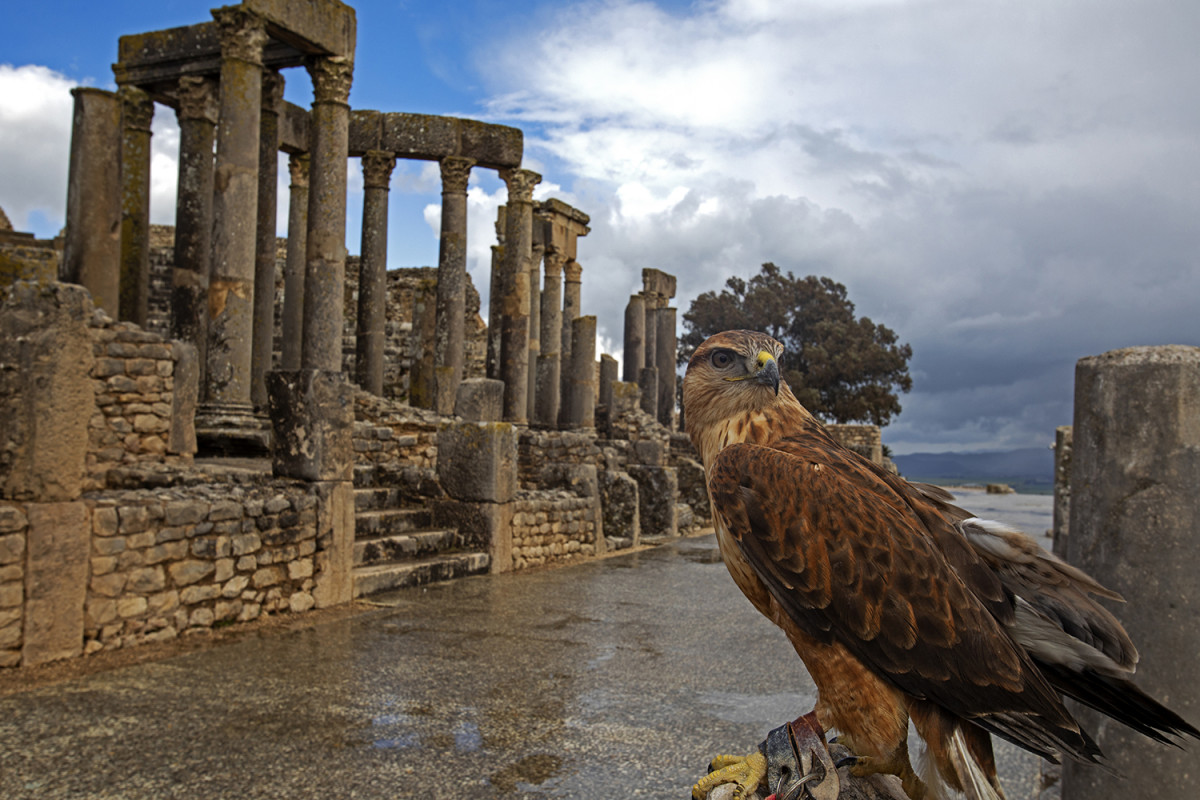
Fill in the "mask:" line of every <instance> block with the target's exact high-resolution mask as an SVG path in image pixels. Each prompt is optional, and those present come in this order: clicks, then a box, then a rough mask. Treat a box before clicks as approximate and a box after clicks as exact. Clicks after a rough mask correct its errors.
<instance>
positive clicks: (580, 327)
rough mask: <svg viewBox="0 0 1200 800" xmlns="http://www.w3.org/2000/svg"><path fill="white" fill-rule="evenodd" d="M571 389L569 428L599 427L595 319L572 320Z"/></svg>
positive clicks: (569, 397)
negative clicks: (597, 425)
mask: <svg viewBox="0 0 1200 800" xmlns="http://www.w3.org/2000/svg"><path fill="white" fill-rule="evenodd" d="M571 331H572V337H571V338H572V342H571V362H570V363H571V369H570V375H569V380H570V390H569V391H568V392H567V397H566V404H567V427H568V428H594V427H596V318H595V317H576V318H575V319H573V320H572V321H571Z"/></svg>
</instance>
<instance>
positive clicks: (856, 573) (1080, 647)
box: [683, 331, 1198, 798]
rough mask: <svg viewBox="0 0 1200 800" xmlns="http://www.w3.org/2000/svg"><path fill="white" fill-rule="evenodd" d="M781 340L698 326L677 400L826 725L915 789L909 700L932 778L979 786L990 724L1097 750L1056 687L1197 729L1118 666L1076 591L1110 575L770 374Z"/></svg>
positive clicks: (1128, 660)
mask: <svg viewBox="0 0 1200 800" xmlns="http://www.w3.org/2000/svg"><path fill="white" fill-rule="evenodd" d="M781 352H782V346H781V345H780V344H779V343H778V342H776V341H775V340H773V339H771V338H770V337H768V336H766V335H765V334H761V333H755V332H751V331H727V332H724V333H721V334H717V335H716V336H713V337H711V338H710V339H709V340H708V341H706V342H705V343H704V344H703V345H701V346H700V347H699V348H697V350H696V352H695V353H694V355H693V356H692V359H691V362H690V364H689V366H688V371H687V375H686V377H685V379H684V385H683V404H684V414H685V419H686V422H687V428H688V434H689V435H690V437H691V439H692V442H693V443H694V444H695V446H696V448H697V449H698V450H699V452H700V455H701V458H702V460H703V462H704V468H705V471H706V474H707V477H708V484H709V496H710V498H711V500H712V506H713V511H714V520H715V524H716V529H717V538H718V542H719V546H720V549H721V553H722V557H723V558H724V560H725V563H726V565H727V566H728V568H729V572H730V574H731V575H732V577H733V579H734V581H735V583H737V585H738V587H739V588H740V589H741V590H742V592H743V593H744V594H745V595H746V596H747V597H748V598H749V599H750V601H751V602H752V603H753V604H754V606H755V607H756V608H757V609H758V610H759V611H760V612H761V613H763V614H764V615H766V616H767V617H768V618H769V619H771V620H772V621H773V622H775V623H776V624H777V625H779V626H780V627H781V628H783V630H784V631H785V632H786V633H787V635H788V638H789V639H790V640H791V642H792V644H793V645H794V647H795V649H796V651H797V653H798V654H799V655H800V657H801V659H802V660H803V661H804V664H805V666H806V667H807V669H808V671H809V673H810V674H811V675H812V677H813V680H814V682H815V683H816V685H817V688H818V692H819V700H818V703H817V707H816V711H817V715H818V718H819V719H820V721H821V723H822V724H823V725H824V726H825V727H826V728H827V729H828V728H831V727H834V728H837V730H838V731H839V734H840V735H841V737H842V740H843V741H844V742H846V743H847V744H848V745H849V746H850V747H851V749H852V750H854V751H855V752H857V753H859V754H862V755H864V756H867V757H869V759H870V763H873V764H874V766H875V767H878V768H879V771H885V772H891V773H893V774H898V775H900V776H901V777H902V779H903V780H904V786H905V789H906V791H908V793H909V794H910V795H912V796H914V798H915V797H917V796H921V795H923V794H924V792H925V788H926V787H925V782H923V781H921V780H919V779H917V777H916V775H915V774H914V773H913V770H912V769H911V767H910V766H909V759H908V753H907V745H906V737H907V730H908V720H909V719H910V718H911V719H912V721H913V723H914V725H915V726H916V728H917V731H918V733H919V734H920V735H921V736H922V738H923V739H924V740H925V742H926V745H927V748H928V754H929V756H930V759H931V760H932V762H933V764H934V765H935V766H936V774H934V773H930V774H929V775H927V776H926V779H927V780H929V779H931V778H932V779H933V780H934V782H935V783H937V782H938V780H939V779H940V781H944V782H945V784H947V785H948V786H949V787H951V788H952V789H954V790H956V791H966V792H967V793H968V795H969V796H972V797H997V796H1002V794H1001V793H1000V790H999V784H998V782H997V780H996V773H995V765H994V762H993V759H992V750H991V741H990V738H989V736H988V733H989V732H991V733H995V734H998V735H1000V736H1002V737H1004V738H1006V739H1009V740H1011V741H1013V742H1015V743H1016V744H1018V745H1020V746H1022V747H1024V748H1026V749H1028V750H1030V751H1032V752H1034V753H1037V754H1039V755H1041V756H1043V757H1046V758H1049V759H1052V760H1058V758H1059V756H1060V755H1061V754H1064V753H1065V754H1067V755H1069V756H1071V757H1073V758H1077V759H1083V760H1089V761H1094V760H1096V759H1097V757H1098V756H1099V749H1098V748H1097V747H1096V745H1095V743H1094V742H1093V741H1092V739H1091V738H1090V737H1089V736H1088V735H1087V733H1086V732H1084V731H1082V730H1081V729H1080V728H1079V726H1078V724H1077V723H1076V722H1075V720H1074V719H1073V718H1072V716H1071V715H1070V713H1069V712H1068V711H1067V709H1066V708H1065V707H1064V705H1063V703H1062V699H1061V694H1063V693H1067V694H1071V695H1072V696H1075V697H1077V698H1079V699H1082V700H1084V701H1085V702H1090V703H1092V704H1094V705H1097V704H1098V707H1099V708H1100V710H1102V711H1104V712H1105V713H1108V714H1110V715H1111V716H1114V717H1115V718H1117V719H1118V720H1120V721H1121V722H1124V723H1125V724H1129V725H1131V726H1133V727H1135V728H1137V729H1139V730H1142V731H1143V732H1145V733H1147V734H1148V735H1150V736H1153V737H1155V738H1159V739H1163V738H1164V737H1163V734H1164V733H1180V732H1182V733H1188V734H1191V735H1194V736H1195V735H1198V734H1197V732H1196V729H1195V728H1193V727H1191V726H1190V725H1188V724H1187V723H1186V722H1184V721H1183V720H1182V719H1180V718H1179V717H1178V716H1176V715H1174V714H1173V713H1172V712H1170V711H1168V710H1167V709H1165V708H1163V707H1162V706H1160V705H1158V704H1157V703H1156V702H1154V701H1153V700H1151V699H1150V698H1149V697H1147V696H1146V695H1144V694H1142V693H1141V692H1140V691H1139V690H1137V689H1136V687H1134V686H1133V685H1132V683H1130V682H1129V680H1128V678H1129V676H1130V675H1131V674H1132V671H1133V667H1134V665H1135V664H1136V661H1137V653H1136V650H1135V649H1134V647H1133V644H1132V642H1130V641H1129V638H1128V636H1127V635H1126V634H1125V632H1124V630H1123V629H1122V628H1121V626H1120V623H1118V622H1117V621H1116V619H1115V618H1114V617H1112V615H1111V614H1109V613H1108V612H1107V611H1105V610H1104V609H1102V608H1101V607H1100V606H1099V605H1097V604H1096V603H1095V602H1094V601H1093V600H1092V599H1091V597H1089V594H1099V595H1102V596H1109V597H1112V596H1114V595H1113V593H1111V592H1108V591H1107V590H1105V589H1104V588H1103V587H1101V586H1099V585H1098V584H1096V583H1095V581H1093V580H1092V579H1091V578H1089V577H1087V576H1086V575H1084V574H1083V573H1081V572H1079V571H1078V570H1076V569H1074V568H1072V567H1069V566H1068V565H1066V564H1064V563H1063V562H1061V561H1059V560H1058V559H1056V558H1054V557H1053V556H1051V555H1050V554H1048V553H1045V552H1044V551H1042V550H1041V548H1039V547H1038V546H1037V544H1036V543H1035V542H1033V541H1032V540H1030V539H1028V537H1026V536H1025V535H1024V534H1021V533H1020V532H1018V531H1013V530H1011V529H1008V528H1005V527H1004V526H1001V525H998V524H996V523H987V522H984V521H982V520H976V519H974V518H972V517H971V516H970V515H969V514H967V513H966V512H964V511H962V510H961V509H959V508H956V507H955V506H953V505H950V504H949V502H948V499H949V498H948V497H947V496H946V495H945V494H944V493H941V492H940V491H939V490H937V489H935V488H934V487H925V486H921V485H919V484H910V483H909V482H907V481H905V480H904V479H903V478H900V477H898V476H896V475H893V474H891V473H888V472H887V471H885V470H883V469H882V468H880V467H878V466H876V465H874V464H872V463H871V462H869V461H867V460H866V459H863V458H862V457H860V456H859V455H857V454H856V453H854V452H852V451H850V450H848V449H846V448H844V447H842V446H841V445H840V444H839V443H837V442H836V441H835V440H834V439H833V438H832V437H831V436H830V435H829V434H828V433H827V432H826V431H825V429H824V427H823V426H822V425H821V424H820V422H819V421H818V420H816V419H815V418H814V417H813V416H812V415H811V414H809V413H808V411H807V410H805V409H804V407H803V406H801V405H800V403H799V402H798V401H797V400H796V398H795V396H794V395H793V394H792V392H791V390H790V389H789V388H788V386H787V384H786V383H783V382H782V381H780V380H779V378H778V371H777V367H776V366H775V365H774V363H773V362H774V359H777V358H778V357H779V355H780V354H781ZM768 362H770V363H768ZM1068 631H1070V633H1068ZM1106 698H1107V699H1106ZM1112 698H1119V699H1118V700H1113V699H1112Z"/></svg>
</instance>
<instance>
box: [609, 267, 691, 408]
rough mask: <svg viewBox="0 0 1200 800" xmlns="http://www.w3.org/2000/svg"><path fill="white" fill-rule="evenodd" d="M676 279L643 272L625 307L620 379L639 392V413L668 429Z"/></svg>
mask: <svg viewBox="0 0 1200 800" xmlns="http://www.w3.org/2000/svg"><path fill="white" fill-rule="evenodd" d="M674 296H675V277H674V276H673V275H668V274H667V273H665V272H662V271H661V270H657V269H645V270H642V291H641V292H640V293H639V294H635V295H632V296H631V297H630V298H629V303H628V305H626V306H625V350H624V373H623V375H622V378H623V380H625V381H627V382H630V383H637V384H638V387H639V388H640V389H641V395H642V410H643V411H645V412H646V413H647V414H650V415H651V416H653V417H654V418H655V419H657V420H658V421H659V422H660V423H662V424H663V425H665V426H667V427H668V428H672V429H673V428H674V427H675V421H676V420H675V390H676V380H677V376H676V371H675V366H676V365H675V353H676V349H677V347H676V345H677V341H676V333H675V322H676V309H675V308H673V307H671V306H670V305H669V303H670V301H671V298H673V297H674Z"/></svg>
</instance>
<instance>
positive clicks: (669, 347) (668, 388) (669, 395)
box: [654, 306, 677, 430]
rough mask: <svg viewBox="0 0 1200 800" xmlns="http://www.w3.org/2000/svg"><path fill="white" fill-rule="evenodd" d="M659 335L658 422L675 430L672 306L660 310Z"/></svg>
mask: <svg viewBox="0 0 1200 800" xmlns="http://www.w3.org/2000/svg"><path fill="white" fill-rule="evenodd" d="M656 322H657V323H658V333H657V336H656V337H655V346H656V348H657V353H656V355H655V358H654V361H655V366H657V367H658V421H659V422H661V423H662V424H663V425H665V426H666V427H667V428H670V429H672V430H674V428H675V381H676V379H677V376H676V374H675V309H674V308H671V307H670V306H668V307H666V308H660V309H658V314H657V319H656Z"/></svg>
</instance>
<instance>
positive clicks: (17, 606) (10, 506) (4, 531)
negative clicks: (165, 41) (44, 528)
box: [0, 501, 29, 667]
mask: <svg viewBox="0 0 1200 800" xmlns="http://www.w3.org/2000/svg"><path fill="white" fill-rule="evenodd" d="M28 529H29V520H28V518H27V517H26V516H25V511H24V510H23V509H22V508H21V506H19V505H16V504H14V503H7V502H4V501H0V667H15V666H17V665H18V664H20V663H21V628H22V622H23V619H24V616H25V540H26V533H27V531H28Z"/></svg>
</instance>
